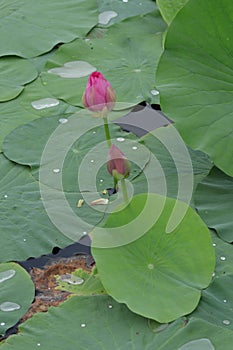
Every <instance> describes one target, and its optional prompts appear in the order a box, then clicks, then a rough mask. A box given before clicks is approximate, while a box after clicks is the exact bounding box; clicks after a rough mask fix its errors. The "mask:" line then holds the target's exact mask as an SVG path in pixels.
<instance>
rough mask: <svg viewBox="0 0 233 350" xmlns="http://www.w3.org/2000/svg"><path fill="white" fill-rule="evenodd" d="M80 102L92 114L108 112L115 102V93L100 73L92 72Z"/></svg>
mask: <svg viewBox="0 0 233 350" xmlns="http://www.w3.org/2000/svg"><path fill="white" fill-rule="evenodd" d="M82 102H83V105H84V106H85V107H86V108H88V109H89V110H91V111H93V112H101V111H103V110H104V109H106V110H107V111H110V110H112V109H113V107H114V104H115V102H116V93H115V91H114V90H113V88H112V87H111V85H110V83H109V81H108V80H106V79H105V78H104V76H103V75H102V74H101V73H100V72H93V73H91V75H90V76H89V78H88V82H87V86H86V90H85V92H84V94H83V98H82Z"/></svg>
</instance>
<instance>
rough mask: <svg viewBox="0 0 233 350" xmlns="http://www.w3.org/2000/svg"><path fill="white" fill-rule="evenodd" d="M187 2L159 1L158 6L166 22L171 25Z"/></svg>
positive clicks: (184, 0)
mask: <svg viewBox="0 0 233 350" xmlns="http://www.w3.org/2000/svg"><path fill="white" fill-rule="evenodd" d="M187 1H188V0H157V5H158V8H159V10H160V12H161V14H162V16H163V18H164V20H165V21H166V22H167V23H168V24H170V23H171V22H172V20H173V19H174V17H175V16H176V14H177V13H178V12H179V10H180V9H181V8H182V7H183V6H184V5H185V4H186V2H187Z"/></svg>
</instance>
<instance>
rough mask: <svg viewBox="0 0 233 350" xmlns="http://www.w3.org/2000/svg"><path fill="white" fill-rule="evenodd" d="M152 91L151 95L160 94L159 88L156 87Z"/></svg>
mask: <svg viewBox="0 0 233 350" xmlns="http://www.w3.org/2000/svg"><path fill="white" fill-rule="evenodd" d="M150 93H151V95H153V96H157V95H159V91H158V90H155V89H153V90H151V92H150Z"/></svg>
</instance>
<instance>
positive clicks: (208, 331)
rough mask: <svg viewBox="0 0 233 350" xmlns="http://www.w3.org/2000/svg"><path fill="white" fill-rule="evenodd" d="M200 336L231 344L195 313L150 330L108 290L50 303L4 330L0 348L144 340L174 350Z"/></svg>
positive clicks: (123, 345) (138, 346) (117, 345)
mask: <svg viewBox="0 0 233 350" xmlns="http://www.w3.org/2000/svg"><path fill="white" fill-rule="evenodd" d="M74 328H75V332H74ZM200 338H208V339H209V340H210V341H211V343H213V344H214V345H215V348H216V350H217V349H221V348H224V350H231V348H232V340H233V333H232V331H229V330H227V329H222V328H221V327H216V326H214V325H211V324H209V323H208V322H204V321H202V320H199V319H191V320H190V322H189V323H188V324H187V325H185V324H184V321H183V320H180V319H179V320H177V321H176V322H173V323H172V324H171V325H169V327H167V328H166V329H165V330H163V331H162V332H160V333H154V332H153V330H152V329H151V328H150V327H149V326H148V320H147V319H145V318H143V317H140V316H137V315H135V314H133V313H132V312H130V311H129V310H128V309H127V308H126V306H125V305H122V304H118V303H116V302H115V301H114V300H112V299H111V298H109V297H108V296H95V297H79V296H73V297H71V298H70V299H69V300H67V301H66V302H64V303H63V304H61V305H60V306H59V307H56V308H54V307H51V308H50V309H49V311H48V312H46V313H39V314H37V315H35V316H33V317H32V318H31V319H29V320H28V321H26V322H25V323H24V324H22V325H20V327H19V334H17V335H13V336H10V337H9V338H8V339H7V340H6V341H5V342H3V343H2V345H1V349H2V350H8V349H10V350H32V349H33V350H34V349H38V347H41V348H43V347H44V348H46V349H49V348H53V347H55V348H56V349H57V350H64V349H65V348H67V346H69V349H76V348H80V349H82V348H83V349H87V348H88V350H89V349H90V350H102V349H103V348H106V349H110V348H111V349H113V350H119V349H125V350H131V349H132V348H133V349H135V350H142V349H145V344H146V349H147V350H154V349H157V348H158V349H161V350H174V349H178V348H179V347H181V346H182V345H184V344H185V343H187V342H189V341H191V340H193V339H200ZM67 344H68V345H67ZM200 350H201V349H200Z"/></svg>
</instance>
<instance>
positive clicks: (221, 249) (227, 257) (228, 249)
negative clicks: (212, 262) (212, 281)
mask: <svg viewBox="0 0 233 350" xmlns="http://www.w3.org/2000/svg"><path fill="white" fill-rule="evenodd" d="M211 236H212V241H213V246H214V248H215V253H216V266H215V271H214V276H216V278H219V277H222V276H225V275H233V246H232V244H229V243H227V242H224V241H223V240H222V239H220V238H219V237H218V236H217V235H216V233H214V231H211Z"/></svg>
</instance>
